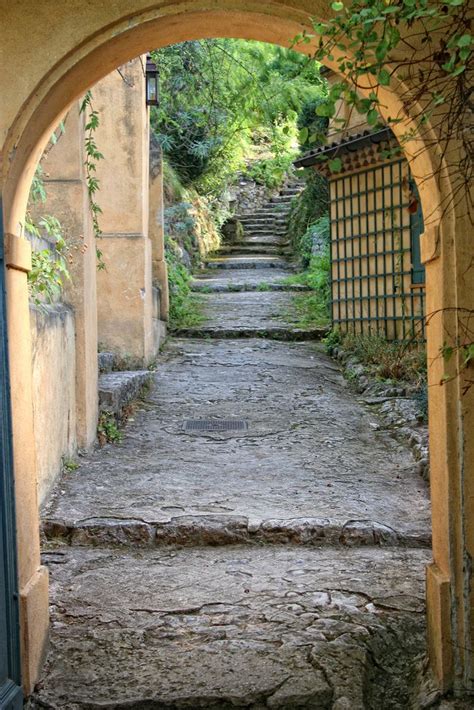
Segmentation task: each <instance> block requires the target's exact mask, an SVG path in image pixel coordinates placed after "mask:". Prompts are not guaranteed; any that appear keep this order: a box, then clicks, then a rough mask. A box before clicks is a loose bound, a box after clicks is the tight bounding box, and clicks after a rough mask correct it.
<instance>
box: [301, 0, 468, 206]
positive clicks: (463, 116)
mask: <svg viewBox="0 0 474 710" xmlns="http://www.w3.org/2000/svg"><path fill="white" fill-rule="evenodd" d="M471 7H472V6H471ZM332 9H333V11H334V13H335V15H334V17H333V18H331V19H330V20H328V21H327V22H315V23H314V30H315V33H316V36H317V37H319V45H318V48H317V50H316V52H315V54H314V59H316V60H318V61H321V62H324V61H325V60H329V61H330V62H335V63H336V64H337V66H338V70H339V72H340V73H341V74H342V75H344V77H345V78H344V79H341V80H340V81H338V82H337V83H335V84H334V85H333V86H331V88H330V90H329V94H328V97H327V100H326V101H325V102H323V103H322V104H321V105H320V106H319V107H318V110H317V113H318V115H320V116H326V117H328V118H334V116H335V115H336V111H337V105H338V104H339V101H340V99H343V100H344V101H345V102H346V104H348V105H349V107H350V108H351V110H352V109H353V110H355V111H357V112H358V113H360V114H361V115H363V116H364V117H365V120H366V121H367V123H368V124H369V126H372V127H376V126H377V125H378V124H379V123H380V109H381V108H382V107H383V106H382V103H381V98H380V97H381V89H386V88H390V87H392V86H393V85H394V84H395V82H398V84H399V86H405V87H406V86H409V87H410V88H404V89H403V93H402V95H401V97H400V98H401V101H402V106H403V112H404V114H408V115H409V116H410V117H411V119H412V120H413V122H414V124H413V125H414V129H413V128H412V129H408V130H406V131H405V133H404V134H403V135H402V136H401V138H399V142H400V148H399V149H398V150H399V152H400V151H401V148H402V147H403V146H404V145H406V144H407V143H408V142H409V141H413V140H416V134H417V133H421V134H422V135H423V138H424V143H423V147H422V148H420V149H419V150H420V151H421V150H424V149H425V148H430V147H434V142H435V141H437V139H432V138H430V136H429V135H428V133H427V132H426V131H425V132H424V133H423V129H424V127H426V125H427V124H428V123H431V126H432V127H433V128H434V129H435V130H437V131H438V134H439V135H440V136H441V146H440V147H441V151H440V158H439V165H438V166H437V170H438V171H440V170H441V169H442V164H443V162H444V160H445V158H447V157H448V158H449V155H448V145H449V143H450V142H451V140H456V141H459V143H460V146H461V147H460V150H459V154H460V155H461V159H460V161H459V163H458V164H456V165H450V168H451V171H452V175H453V181H454V193H455V199H459V200H461V199H464V196H465V195H466V193H467V194H468V198H467V199H468V200H470V199H471V200H472V198H470V197H469V190H467V189H466V188H468V186H469V184H471V181H472V178H473V172H474V170H473V145H474V144H473V139H472V131H469V126H470V125H472V110H473V108H474V101H473V88H474V87H473V82H472V50H473V47H474V38H473V36H472V31H471V25H472V11H470V8H469V2H468V0H397V2H394V3H391V2H389V1H388V0H350V2H348V3H347V4H346V5H345V4H344V3H342V2H340V0H336V1H335V2H333V3H332ZM310 41H311V36H310V35H307V34H300V35H298V36H297V37H296V38H295V41H294V43H295V44H298V43H303V44H305V43H309V42H310ZM404 118H405V117H404V115H402V114H401V113H400V114H398V115H394V116H390V117H389V118H388V120H387V122H388V124H397V123H402V122H403V121H404ZM340 124H341V125H340V127H339V129H338V130H339V131H344V130H345V129H346V128H347V121H344V120H342V119H340ZM447 206H449V205H445V207H447ZM468 207H469V208H471V209H470V214H471V218H472V203H471V202H470V203H469V204H468Z"/></svg>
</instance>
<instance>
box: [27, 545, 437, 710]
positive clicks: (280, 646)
mask: <svg viewBox="0 0 474 710" xmlns="http://www.w3.org/2000/svg"><path fill="white" fill-rule="evenodd" d="M429 559H430V555H429V553H427V552H426V551H424V550H410V551H404V550H381V549H377V548H370V549H363V550H343V549H321V550H306V549H302V550H299V551H298V553H297V554H295V553H294V552H292V551H290V550H289V548H284V547H283V548H282V547H273V548H257V549H254V548H252V549H251V550H250V551H249V548H246V547H238V546H236V547H230V548H214V549H213V548H197V549H191V550H179V549H169V550H162V551H158V550H157V551H153V552H146V553H145V552H142V553H140V552H138V553H137V552H135V553H129V554H126V555H124V554H119V553H117V551H114V550H106V549H101V550H92V549H80V548H75V549H74V548H69V549H63V550H57V551H55V552H52V553H49V554H47V555H45V557H44V561H45V562H46V563H47V564H48V566H49V569H50V573H51V605H52V606H51V611H52V625H51V649H50V653H49V657H48V660H47V663H46V667H45V669H44V672H43V677H42V678H41V680H40V683H39V685H38V687H37V690H36V692H35V694H34V697H33V698H32V700H31V701H30V705H29V707H30V708H51V709H54V710H92V709H96V708H97V709H98V708H102V709H104V708H114V709H118V708H127V710H152V709H154V710H159V709H163V708H167V709H171V708H188V709H189V708H220V709H221V710H225V709H230V708H236V707H240V708H254V709H255V710H262V709H263V708H279V709H280V710H293V709H294V708H314V709H319V710H324V709H325V708H327V709H328V710H329V709H330V708H331V709H332V710H381V709H382V708H384V709H385V710H390V709H393V710H396V709H400V710H406V708H408V707H414V708H418V707H421V705H419V704H414V703H413V700H414V696H416V694H417V686H418V683H419V676H418V671H419V670H420V655H422V654H423V651H424V567H425V565H426V563H428V562H429Z"/></svg>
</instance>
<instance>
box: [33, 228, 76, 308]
mask: <svg viewBox="0 0 474 710" xmlns="http://www.w3.org/2000/svg"><path fill="white" fill-rule="evenodd" d="M26 229H27V231H28V232H29V233H30V234H32V235H33V236H36V237H40V236H41V235H42V233H45V234H46V236H47V238H48V240H49V241H50V242H51V248H47V249H41V250H40V251H37V250H33V251H32V253H31V263H32V268H31V271H29V272H28V289H29V293H30V297H31V299H32V300H33V302H34V303H35V304H36V305H37V306H40V307H41V306H42V305H43V304H44V303H45V302H46V303H53V302H54V301H55V300H57V299H58V298H59V296H60V295H61V291H62V289H63V286H64V282H65V281H66V280H68V279H70V274H69V270H68V265H67V263H68V254H69V246H68V244H67V243H66V241H65V240H64V237H63V235H62V228H61V224H60V222H59V220H58V219H56V217H53V216H51V215H44V216H43V217H41V219H40V220H39V221H38V224H37V225H36V224H35V223H34V222H33V221H32V220H31V218H28V219H27V223H26Z"/></svg>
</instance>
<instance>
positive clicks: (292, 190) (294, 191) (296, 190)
mask: <svg viewBox="0 0 474 710" xmlns="http://www.w3.org/2000/svg"><path fill="white" fill-rule="evenodd" d="M302 189H303V188H301V187H285V188H283V190H280V195H281V196H286V195H289V196H290V197H295V196H296V195H299V194H300V192H301V190H302Z"/></svg>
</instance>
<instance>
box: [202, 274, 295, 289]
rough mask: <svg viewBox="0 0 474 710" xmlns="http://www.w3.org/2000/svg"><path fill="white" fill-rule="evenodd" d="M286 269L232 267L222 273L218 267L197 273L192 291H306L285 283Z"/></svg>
mask: <svg viewBox="0 0 474 710" xmlns="http://www.w3.org/2000/svg"><path fill="white" fill-rule="evenodd" d="M287 277H288V271H284V270H283V269H261V270H260V269H233V270H229V271H228V272H226V273H225V274H224V275H223V272H221V271H220V270H219V269H214V271H211V272H208V273H204V274H199V275H198V276H195V277H194V279H193V280H192V282H191V288H192V289H193V291H204V292H205V291H209V292H221V291H224V292H225V291H230V292H233V291H258V290H260V289H262V290H267V289H268V290H269V291H303V290H304V291H307V290H308V289H307V288H304V287H301V286H293V285H291V286H290V285H288V284H285V279H286V278H287Z"/></svg>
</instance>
